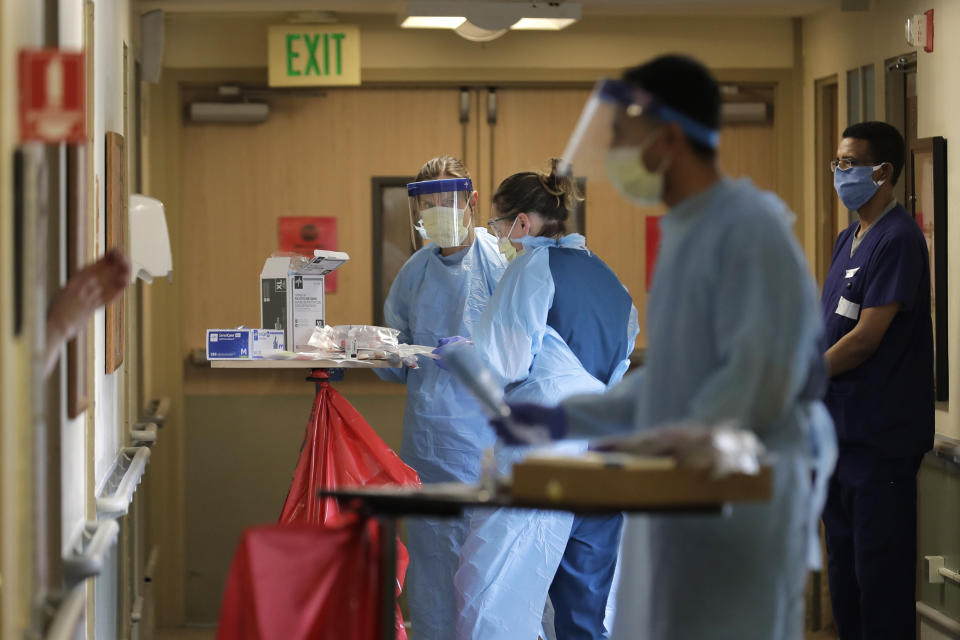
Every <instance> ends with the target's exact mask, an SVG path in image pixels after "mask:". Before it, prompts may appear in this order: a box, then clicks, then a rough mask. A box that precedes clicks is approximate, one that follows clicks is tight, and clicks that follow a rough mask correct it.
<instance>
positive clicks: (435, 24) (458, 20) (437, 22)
mask: <svg viewBox="0 0 960 640" xmlns="http://www.w3.org/2000/svg"><path fill="white" fill-rule="evenodd" d="M466 21H467V19H466V18H464V17H463V16H409V17H407V18H406V19H405V20H404V21H403V22H401V23H400V26H401V27H403V28H404V29H456V28H457V27H459V26H460V25H461V24H463V23H464V22H466Z"/></svg>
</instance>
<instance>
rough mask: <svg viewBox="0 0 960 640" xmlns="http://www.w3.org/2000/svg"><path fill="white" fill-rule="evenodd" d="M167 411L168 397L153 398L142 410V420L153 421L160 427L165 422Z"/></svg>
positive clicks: (168, 407) (168, 405)
mask: <svg viewBox="0 0 960 640" xmlns="http://www.w3.org/2000/svg"><path fill="white" fill-rule="evenodd" d="M169 413H170V398H154V399H153V400H151V401H150V405H149V406H148V407H147V408H146V410H145V411H144V412H143V420H144V422H153V423H154V424H156V425H157V426H158V427H162V426H164V424H165V423H166V422H167V414H169Z"/></svg>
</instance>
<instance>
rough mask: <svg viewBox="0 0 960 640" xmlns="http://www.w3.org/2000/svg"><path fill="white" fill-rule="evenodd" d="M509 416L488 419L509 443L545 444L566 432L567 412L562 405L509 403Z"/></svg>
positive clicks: (561, 436) (558, 438) (499, 434)
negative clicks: (546, 405) (547, 405)
mask: <svg viewBox="0 0 960 640" xmlns="http://www.w3.org/2000/svg"><path fill="white" fill-rule="evenodd" d="M508 404H509V406H510V417H509V418H494V419H492V420H491V421H490V425H491V426H492V427H493V430H494V431H496V432H497V435H498V436H500V438H502V439H503V441H504V442H506V443H507V444H510V445H518V444H547V443H548V442H551V441H553V440H560V439H562V438H563V437H564V436H565V435H566V433H567V413H566V411H564V409H563V407H561V406H555V407H545V406H543V405H539V404H527V403H517V404H511V403H508Z"/></svg>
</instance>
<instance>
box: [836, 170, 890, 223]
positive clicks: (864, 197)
mask: <svg viewBox="0 0 960 640" xmlns="http://www.w3.org/2000/svg"><path fill="white" fill-rule="evenodd" d="M882 166H883V164H882V163H881V164H878V165H877V166H875V167H871V166H861V167H850V168H849V169H847V170H846V171H844V170H843V169H837V170H836V171H834V172H833V188H834V189H836V190H837V195H838V196H840V202H842V203H843V206H845V207H846V208H847V209H850V210H851V211H856V210H857V209H859V208H860V207H862V206H863V205H865V204H866V203H867V201H868V200H870V198H872V197H873V194H875V193H876V192H877V189H879V188H880V187H881V185H883V183H884V181H883V180H879V181H876V182H875V181H874V180H873V172H874V171H877V170H878V169H880V167H882Z"/></svg>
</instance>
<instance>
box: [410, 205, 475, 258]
mask: <svg viewBox="0 0 960 640" xmlns="http://www.w3.org/2000/svg"><path fill="white" fill-rule="evenodd" d="M465 214H466V209H457V208H455V207H431V208H429V209H424V210H423V211H421V212H420V225H419V226H418V227H416V229H417V231H419V232H420V235H421V236H423V237H424V238H427V239H429V240H432V241H433V242H436V243H437V245H438V246H440V247H442V248H444V249H449V248H451V247H459V246H460V245H461V244H463V241H464V240H465V239H466V237H467V233H468V229H467V227H465V226H464V225H463V221H464V218H465V217H466V216H465Z"/></svg>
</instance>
